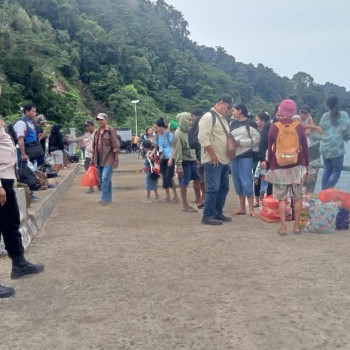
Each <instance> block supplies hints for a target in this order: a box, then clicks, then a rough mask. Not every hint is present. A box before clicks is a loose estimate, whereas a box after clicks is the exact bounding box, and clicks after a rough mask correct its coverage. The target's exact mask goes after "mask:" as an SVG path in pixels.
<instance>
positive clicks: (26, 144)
mask: <svg viewBox="0 0 350 350" xmlns="http://www.w3.org/2000/svg"><path fill="white" fill-rule="evenodd" d="M35 118H36V107H35V106H34V105H31V104H29V105H25V106H24V107H23V116H22V118H21V119H20V120H19V121H18V122H17V123H16V124H15V125H14V130H15V132H16V136H17V139H18V147H19V152H20V154H19V159H18V160H19V163H20V162H21V161H22V162H24V161H27V160H30V161H31V162H33V161H35V160H37V159H40V157H43V156H44V155H45V154H44V150H43V149H42V147H41V144H40V142H39V140H38V137H37V134H36V130H35V125H34V121H35ZM18 166H21V164H18Z"/></svg>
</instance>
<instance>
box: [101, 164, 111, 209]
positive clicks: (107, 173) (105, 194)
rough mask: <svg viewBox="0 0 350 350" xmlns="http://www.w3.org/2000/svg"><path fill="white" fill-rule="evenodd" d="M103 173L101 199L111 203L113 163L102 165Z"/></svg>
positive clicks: (103, 201)
mask: <svg viewBox="0 0 350 350" xmlns="http://www.w3.org/2000/svg"><path fill="white" fill-rule="evenodd" d="M102 168H103V169H102V175H101V180H102V182H101V201H102V203H110V202H111V201H112V181H111V178H112V172H113V167H112V165H106V166H104V167H102Z"/></svg>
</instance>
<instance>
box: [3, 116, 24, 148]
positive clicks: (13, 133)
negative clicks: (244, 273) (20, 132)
mask: <svg viewBox="0 0 350 350" xmlns="http://www.w3.org/2000/svg"><path fill="white" fill-rule="evenodd" d="M20 120H22V121H24V122H25V123H26V126H27V128H29V125H28V123H27V121H26V120H24V119H23V118H20V119H18V120H16V121H15V122H13V123H10V124H8V125H6V131H7V133H8V134H9V135H10V136H11V138H12V141H13V143H14V144H15V145H17V144H18V138H17V134H16V131H15V124H16V123H17V122H18V121H20Z"/></svg>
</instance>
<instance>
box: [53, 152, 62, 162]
mask: <svg viewBox="0 0 350 350" xmlns="http://www.w3.org/2000/svg"><path fill="white" fill-rule="evenodd" d="M51 155H52V164H63V152H62V151H61V150H57V151H53V152H51Z"/></svg>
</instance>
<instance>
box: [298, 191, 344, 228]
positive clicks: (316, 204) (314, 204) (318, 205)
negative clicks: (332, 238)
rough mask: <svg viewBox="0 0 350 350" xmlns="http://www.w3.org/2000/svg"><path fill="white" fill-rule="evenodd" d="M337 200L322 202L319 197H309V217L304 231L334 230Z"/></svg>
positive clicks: (337, 208)
mask: <svg viewBox="0 0 350 350" xmlns="http://www.w3.org/2000/svg"><path fill="white" fill-rule="evenodd" d="M339 206H340V203H339V202H327V203H322V202H321V201H320V200H319V199H316V198H311V199H310V210H309V219H308V222H307V224H306V226H305V230H304V231H305V232H315V233H331V232H334V231H335V225H336V218H337V214H338V212H339Z"/></svg>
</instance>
